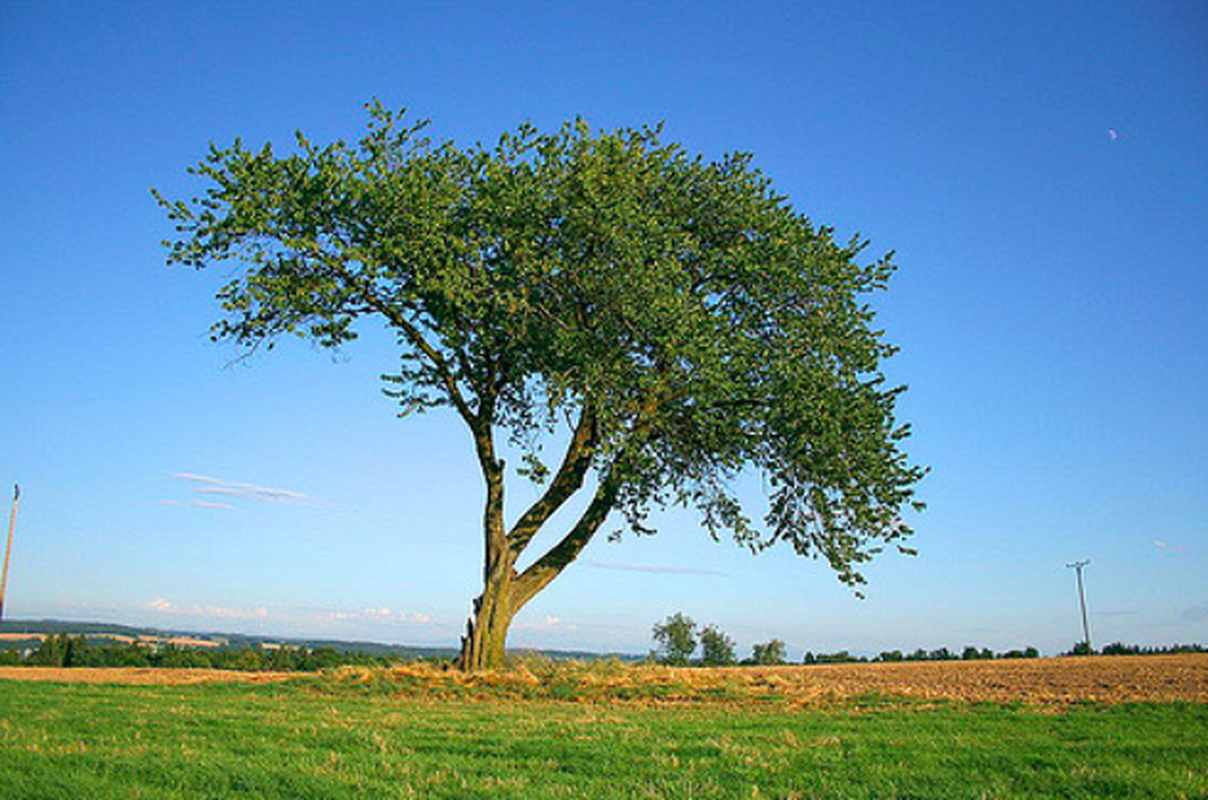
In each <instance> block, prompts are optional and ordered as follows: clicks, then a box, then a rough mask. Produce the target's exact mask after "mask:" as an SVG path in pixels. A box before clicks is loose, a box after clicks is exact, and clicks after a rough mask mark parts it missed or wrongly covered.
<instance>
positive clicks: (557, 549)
mask: <svg viewBox="0 0 1208 800" xmlns="http://www.w3.org/2000/svg"><path fill="white" fill-rule="evenodd" d="M619 488H620V482H619V481H617V480H615V479H614V478H613V477H612V476H611V475H610V476H608V477H606V478H605V479H604V481H603V482H602V483H601V484H600V487H599V488H598V489H596V493H595V495H594V496H593V497H592V499H591V503H589V504H588V506H587V508H586V510H584V512H583V515H582V516H581V517H579V521H578V522H576V523H575V526H574V527H573V528H571V529H570V532H569V533H567V534H566V536H564V537H563V538H562V541H560V542H558V543H557V544H556V545H554V546H553V547H552V548H550V550H549V552H547V553H546V554H545V555H543V556H542V557H541V558H539V559H538V560H537V561H536V562H534V563H533V564H532V565H530V566H529V568H528V569H526V570H525V571H524V572H522V573H520V575H519V576H518V577H517V578H516V583H515V586H516V596H517V602H516V605H517V607H518V608H519V607H520V606H523V605H524V604H525V603H527V602H528V601H529V600H531V599H532V598H533V597H534V596H535V595H536V594H537V593H538V592H540V591H541V590H542V589H544V588H545V587H546V586H548V585H549V584H550V582H551V581H553V579H554V578H556V577H558V575H559V574H561V572H562V570H564V569H566V567H567V565H569V564H570V563H571V562H572V561H574V560H575V559H576V558H578V556H579V553H581V552H583V548H584V547H586V546H587V543H588V542H590V541H591V539H592V537H593V536H595V535H596V533H597V532H598V531H599V530H600V526H601V525H603V524H604V520H605V518H606V517H607V516H608V512H609V511H611V510H612V506H613V503H615V502H616V499H617V492H618V490H619Z"/></svg>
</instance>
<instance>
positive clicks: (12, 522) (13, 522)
mask: <svg viewBox="0 0 1208 800" xmlns="http://www.w3.org/2000/svg"><path fill="white" fill-rule="evenodd" d="M20 498H21V487H20V486H18V485H17V484H15V483H14V484H13V510H12V511H11V512H9V515H8V546H7V547H5V548H4V575H3V576H2V577H0V622H3V621H4V592H5V590H6V589H8V560H9V558H10V557H11V556H12V554H13V531H15V530H16V529H17V501H18V500H19V499H20Z"/></svg>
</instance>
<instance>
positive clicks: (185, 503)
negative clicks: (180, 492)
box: [159, 500, 234, 509]
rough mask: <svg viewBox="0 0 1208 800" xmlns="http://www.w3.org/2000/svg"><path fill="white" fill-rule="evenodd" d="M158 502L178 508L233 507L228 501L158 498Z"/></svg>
mask: <svg viewBox="0 0 1208 800" xmlns="http://www.w3.org/2000/svg"><path fill="white" fill-rule="evenodd" d="M159 504H160V505H161V506H177V507H180V508H220V509H232V508H234V506H233V505H231V504H230V503H215V502H214V501H213V500H160V501H159Z"/></svg>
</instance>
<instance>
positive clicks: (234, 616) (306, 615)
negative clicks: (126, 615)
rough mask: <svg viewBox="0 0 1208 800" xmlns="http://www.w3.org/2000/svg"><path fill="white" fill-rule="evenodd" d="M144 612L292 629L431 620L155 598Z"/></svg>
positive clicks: (383, 612) (377, 611) (385, 611)
mask: <svg viewBox="0 0 1208 800" xmlns="http://www.w3.org/2000/svg"><path fill="white" fill-rule="evenodd" d="M142 608H143V610H145V611H151V612H154V613H157V614H163V615H165V616H172V617H192V618H198V619H206V618H208V619H211V620H259V621H272V622H275V623H283V624H288V625H292V626H308V625H310V626H314V625H319V626H330V625H332V624H336V625H339V624H343V623H355V622H371V623H372V622H377V623H383V622H386V623H395V624H398V623H402V624H408V625H430V624H432V620H431V618H430V617H428V616H427V615H426V614H421V613H419V612H411V613H407V612H404V611H393V610H391V609H389V608H385V607H383V608H367V609H365V610H363V611H353V610H349V609H317V610H313V609H312V610H306V609H303V610H281V609H270V608H268V607H266V606H257V607H254V608H234V607H230V606H219V605H211V604H203V603H177V602H175V601H172V600H169V599H167V598H164V597H157V598H155V599H154V600H148V601H147V602H145V603H143V604H142Z"/></svg>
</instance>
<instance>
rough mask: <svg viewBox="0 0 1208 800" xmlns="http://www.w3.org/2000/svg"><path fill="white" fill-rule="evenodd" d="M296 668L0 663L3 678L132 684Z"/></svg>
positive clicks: (252, 677) (236, 679)
mask: <svg viewBox="0 0 1208 800" xmlns="http://www.w3.org/2000/svg"><path fill="white" fill-rule="evenodd" d="M297 677H299V674H298V673H296V672H236V671H233V670H224V669H152V668H148V667H122V668H112V667H106V668H99V667H72V668H70V669H63V668H60V667H0V680H16V681H56V682H60V683H111V684H124V685H132V686H152V685H172V686H175V685H184V684H194V683H273V682H276V681H283V680H288V679H290V678H297Z"/></svg>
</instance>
